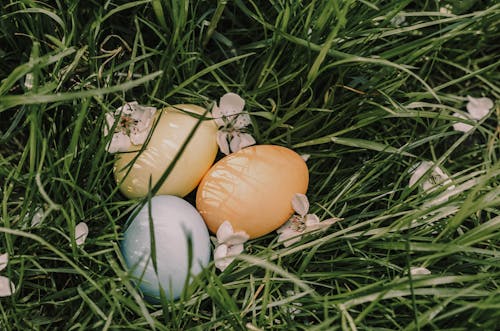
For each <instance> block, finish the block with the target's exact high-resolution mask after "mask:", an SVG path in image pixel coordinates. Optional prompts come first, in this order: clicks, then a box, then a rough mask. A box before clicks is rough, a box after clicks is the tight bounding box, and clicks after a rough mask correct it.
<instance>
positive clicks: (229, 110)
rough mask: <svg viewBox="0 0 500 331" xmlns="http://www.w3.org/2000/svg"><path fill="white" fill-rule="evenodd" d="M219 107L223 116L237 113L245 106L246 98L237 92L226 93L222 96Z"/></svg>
mask: <svg viewBox="0 0 500 331" xmlns="http://www.w3.org/2000/svg"><path fill="white" fill-rule="evenodd" d="M219 108H220V111H221V114H222V115H223V116H232V115H237V114H240V113H241V112H242V111H243V108H245V100H243V99H242V98H241V97H240V96H239V95H238V94H236V93H226V94H224V95H223V96H222V97H221V98H220V101H219Z"/></svg>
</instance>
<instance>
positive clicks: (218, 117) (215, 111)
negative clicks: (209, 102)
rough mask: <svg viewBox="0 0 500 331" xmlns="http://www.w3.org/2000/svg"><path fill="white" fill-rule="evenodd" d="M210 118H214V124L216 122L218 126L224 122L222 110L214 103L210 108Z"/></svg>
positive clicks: (224, 123) (223, 124)
mask: <svg viewBox="0 0 500 331" xmlns="http://www.w3.org/2000/svg"><path fill="white" fill-rule="evenodd" d="M212 118H213V119H214V122H215V124H217V126H218V127H221V126H225V125H226V122H224V117H223V115H222V112H221V110H220V108H219V107H217V105H214V106H213V108H212Z"/></svg>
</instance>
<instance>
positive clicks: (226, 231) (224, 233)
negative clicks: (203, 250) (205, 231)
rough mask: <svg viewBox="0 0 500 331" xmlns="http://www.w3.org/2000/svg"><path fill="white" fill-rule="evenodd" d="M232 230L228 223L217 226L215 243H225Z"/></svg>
mask: <svg viewBox="0 0 500 331" xmlns="http://www.w3.org/2000/svg"><path fill="white" fill-rule="evenodd" d="M233 233H234V230H233V226H232V225H231V223H230V222H229V221H224V222H223V223H222V224H221V225H219V228H218V229H217V233H216V236H217V241H218V242H219V244H222V243H225V242H226V240H227V239H228V238H230V237H231V235H233Z"/></svg>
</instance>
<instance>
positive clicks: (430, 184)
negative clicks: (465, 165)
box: [409, 161, 451, 192]
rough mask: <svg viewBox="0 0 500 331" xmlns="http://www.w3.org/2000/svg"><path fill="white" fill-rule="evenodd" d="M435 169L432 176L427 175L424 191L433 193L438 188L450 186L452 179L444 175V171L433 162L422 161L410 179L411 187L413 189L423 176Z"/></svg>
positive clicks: (423, 184)
mask: <svg viewBox="0 0 500 331" xmlns="http://www.w3.org/2000/svg"><path fill="white" fill-rule="evenodd" d="M430 168H433V169H432V171H431V172H430V174H428V175H427V177H428V178H427V179H426V180H425V181H424V182H423V183H422V188H423V189H424V191H429V192H432V190H433V189H436V188H437V186H443V185H448V184H449V183H451V181H450V177H449V176H448V175H447V174H446V173H444V171H443V170H442V169H441V168H440V167H437V166H434V163H433V162H431V161H422V162H421V163H420V164H419V165H418V167H417V168H416V169H415V170H414V172H413V175H412V176H411V178H410V182H409V186H410V187H413V186H414V185H415V184H416V183H417V182H418V181H419V180H420V178H421V177H422V176H424V175H425V174H427V173H428V172H429V169H430Z"/></svg>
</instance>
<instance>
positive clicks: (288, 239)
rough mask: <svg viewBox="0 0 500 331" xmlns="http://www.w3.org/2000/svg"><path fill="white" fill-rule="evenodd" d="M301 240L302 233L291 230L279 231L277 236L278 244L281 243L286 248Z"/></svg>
mask: <svg viewBox="0 0 500 331" xmlns="http://www.w3.org/2000/svg"><path fill="white" fill-rule="evenodd" d="M301 238H302V232H298V231H295V230H293V229H292V228H288V229H285V230H283V231H281V233H280V235H279V236H278V242H279V243H283V246H285V247H288V246H290V245H293V244H295V243H296V242H299V241H300V239H301Z"/></svg>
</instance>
